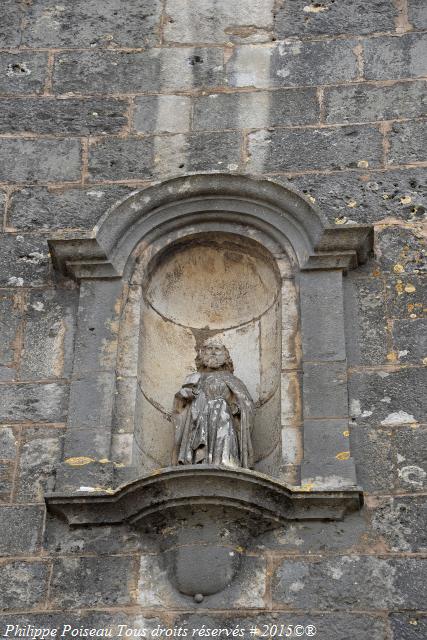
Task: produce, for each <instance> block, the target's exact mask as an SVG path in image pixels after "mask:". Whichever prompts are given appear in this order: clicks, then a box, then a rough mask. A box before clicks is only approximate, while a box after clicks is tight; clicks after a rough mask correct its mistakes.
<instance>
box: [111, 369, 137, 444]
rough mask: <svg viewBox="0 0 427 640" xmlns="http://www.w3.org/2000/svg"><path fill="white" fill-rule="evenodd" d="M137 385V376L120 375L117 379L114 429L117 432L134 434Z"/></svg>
mask: <svg viewBox="0 0 427 640" xmlns="http://www.w3.org/2000/svg"><path fill="white" fill-rule="evenodd" d="M136 387H137V381H136V378H123V377H122V376H118V378H117V380H116V390H117V394H116V398H115V402H114V408H113V430H114V431H115V432H116V433H120V434H125V433H126V434H133V430H134V408H135V397H136Z"/></svg>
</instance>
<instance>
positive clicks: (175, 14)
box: [164, 0, 274, 44]
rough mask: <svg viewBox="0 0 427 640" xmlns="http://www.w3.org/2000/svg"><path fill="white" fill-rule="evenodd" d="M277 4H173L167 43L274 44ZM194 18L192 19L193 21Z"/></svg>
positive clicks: (222, 0)
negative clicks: (275, 5) (270, 41)
mask: <svg viewBox="0 0 427 640" xmlns="http://www.w3.org/2000/svg"><path fill="white" fill-rule="evenodd" d="M273 5H274V2H273V0H246V1H245V2H244V3H241V4H233V3H230V2H229V1H228V0H219V2H216V4H215V9H214V11H213V10H212V3H211V2H210V0H198V2H197V11H195V10H194V4H193V3H192V2H191V0H169V1H168V4H167V15H168V20H167V22H166V24H165V27H164V36H165V39H166V40H167V41H169V42H181V43H187V44H190V43H194V42H202V43H221V42H223V43H225V42H242V41H243V42H266V41H268V40H271V28H272V26H273V25H272V23H273ZM190 16H191V17H190Z"/></svg>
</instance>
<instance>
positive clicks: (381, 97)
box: [324, 82, 427, 123]
mask: <svg viewBox="0 0 427 640" xmlns="http://www.w3.org/2000/svg"><path fill="white" fill-rule="evenodd" d="M324 104H325V121H326V122H329V123H333V122H372V121H374V120H392V119H394V118H416V117H418V116H422V115H424V114H425V112H426V106H427V99H426V97H425V83H424V82H405V84H394V85H391V86H387V87H383V86H375V85H369V84H358V85H353V86H349V87H334V88H331V89H326V90H325V97H324Z"/></svg>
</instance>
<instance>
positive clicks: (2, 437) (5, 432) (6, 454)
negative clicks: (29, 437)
mask: <svg viewBox="0 0 427 640" xmlns="http://www.w3.org/2000/svg"><path fill="white" fill-rule="evenodd" d="M17 447H18V431H17V428H13V427H7V426H2V427H1V428H0V451H1V459H2V460H14V459H15V456H16V451H17Z"/></svg>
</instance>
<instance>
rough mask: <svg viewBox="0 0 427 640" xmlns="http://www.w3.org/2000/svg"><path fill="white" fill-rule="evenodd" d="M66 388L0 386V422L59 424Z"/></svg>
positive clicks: (61, 417) (61, 386) (22, 385)
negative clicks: (0, 395) (27, 421)
mask: <svg viewBox="0 0 427 640" xmlns="http://www.w3.org/2000/svg"><path fill="white" fill-rule="evenodd" d="M66 400H67V387H66V386H65V385H63V384H62V385H61V384H56V383H51V384H9V385H4V386H2V402H1V405H0V421H3V422H23V421H26V420H32V421H34V422H61V421H63V420H64V417H65V410H66Z"/></svg>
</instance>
